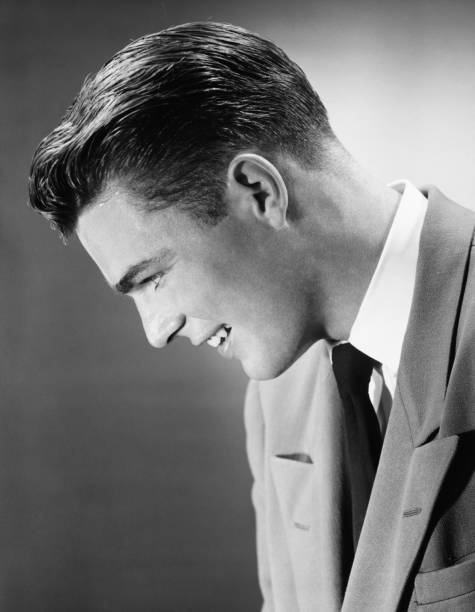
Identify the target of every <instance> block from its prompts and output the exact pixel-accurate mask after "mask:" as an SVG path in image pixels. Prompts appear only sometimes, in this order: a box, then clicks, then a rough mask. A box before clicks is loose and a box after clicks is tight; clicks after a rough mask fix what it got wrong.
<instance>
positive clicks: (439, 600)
mask: <svg viewBox="0 0 475 612" xmlns="http://www.w3.org/2000/svg"><path fill="white" fill-rule="evenodd" d="M415 591H416V601H417V605H418V610H421V612H447V611H448V610H450V612H473V610H475V558H471V559H469V560H467V561H463V562H462V563H458V564H457V565H452V566H450V567H446V568H443V569H440V570H434V571H432V572H424V573H421V574H417V576H416V580H415Z"/></svg>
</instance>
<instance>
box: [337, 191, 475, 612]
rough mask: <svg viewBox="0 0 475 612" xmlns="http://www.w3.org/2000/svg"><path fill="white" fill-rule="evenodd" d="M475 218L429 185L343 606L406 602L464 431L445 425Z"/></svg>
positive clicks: (346, 609) (379, 607)
mask: <svg viewBox="0 0 475 612" xmlns="http://www.w3.org/2000/svg"><path fill="white" fill-rule="evenodd" d="M474 218H475V217H474V215H473V213H472V212H471V211H468V210H466V209H463V208H461V207H459V206H457V205H456V204H453V203H452V202H450V201H448V200H446V199H445V197H444V196H443V195H442V194H440V192H438V191H437V190H434V189H432V190H431V191H430V192H429V207H428V210H427V215H426V219H425V223H424V227H423V231H422V235H421V244H420V251H419V259H418V266H417V277H416V289H415V293H414V299H413V304H412V308H411V315H410V319H409V325H408V329H407V332H406V336H405V341H404V346H403V353H402V359H401V366H400V370H399V377H398V386H397V391H396V397H395V400H394V404H393V408H392V411H391V415H390V420H389V424H388V430H387V433H386V438H385V441H384V446H383V452H382V455H381V459H380V465H379V468H378V473H377V475H376V479H375V483H374V487H373V491H372V494H371V499H370V503H369V506H368V511H367V514H366V518H365V522H364V525H363V530H362V533H361V537H360V540H359V544H358V549H357V552H356V556H355V560H354V563H353V567H352V571H351V574H350V579H349V582H348V587H347V591H346V594H345V599H344V603H343V607H342V612H350V611H353V610H360V609H361V610H363V609H364V610H365V611H367V612H371V611H374V612H376V611H377V612H383V611H387V612H394V610H397V609H398V606H399V605H400V602H401V599H402V598H403V596H405V595H406V590H405V589H406V586H407V584H408V579H409V576H410V575H411V571H413V570H414V566H415V562H416V560H417V558H418V554H419V552H420V550H421V547H422V544H423V542H424V536H425V534H426V533H427V528H428V523H429V518H430V516H431V512H432V509H433V506H434V503H435V500H436V498H437V496H438V493H439V491H440V489H441V487H442V485H443V481H444V477H445V475H446V473H447V470H448V468H449V466H450V463H451V460H452V458H453V456H454V454H455V450H456V448H457V442H458V437H457V436H456V435H453V436H449V437H445V438H440V436H438V432H439V427H440V423H441V419H442V413H443V407H444V400H445V394H446V388H447V381H448V379H449V376H450V373H451V368H452V361H453V351H454V344H453V343H454V337H455V331H456V327H457V320H458V313H459V308H458V304H459V302H460V300H461V296H462V294H463V288H464V282H465V274H466V267H467V262H468V258H469V253H470V248H471V243H472V237H473V231H474ZM447 433H448V432H446V435H447ZM457 433H459V432H457Z"/></svg>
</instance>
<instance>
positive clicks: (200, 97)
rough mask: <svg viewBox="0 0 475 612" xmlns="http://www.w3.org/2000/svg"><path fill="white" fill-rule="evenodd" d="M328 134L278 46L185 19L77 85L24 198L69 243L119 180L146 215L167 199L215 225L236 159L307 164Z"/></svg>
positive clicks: (316, 102)
mask: <svg viewBox="0 0 475 612" xmlns="http://www.w3.org/2000/svg"><path fill="white" fill-rule="evenodd" d="M329 137H332V131H331V128H330V125H329V123H328V117H327V113H326V109H325V107H324V106H323V104H322V102H321V101H320V98H319V97H318V95H317V93H316V92H315V91H314V90H313V89H312V87H311V85H310V84H309V82H308V80H307V78H306V77H305V75H304V73H303V71H302V70H301V69H300V68H299V67H298V66H297V65H296V64H295V63H294V62H292V61H291V60H290V59H289V58H288V57H287V56H286V55H285V53H284V52H283V51H282V50H281V49H280V48H279V47H277V46H276V45H275V44H273V43H272V42H270V41H268V40H265V39H263V38H261V37H260V36H258V35H257V34H253V33H251V32H248V31H246V30H244V29H242V28H239V27H236V26H232V25H228V24H220V23H212V22H203V23H191V24H184V25H180V26H177V27H172V28H169V29H166V30H163V31H161V32H158V33H155V34H149V35H146V36H143V37H141V38H139V39H137V40H135V41H133V42H132V43H130V44H129V45H127V46H126V47H125V48H124V49H122V50H121V51H119V52H118V53H117V54H116V55H114V56H113V57H112V59H111V60H110V61H109V62H107V63H106V64H105V65H104V66H103V67H102V68H101V69H100V70H99V71H98V72H97V73H96V74H95V75H93V76H90V77H88V78H87V79H86V81H85V82H84V84H83V86H82V88H81V90H80V92H79V94H78V96H77V98H76V99H75V100H74V102H73V104H72V105H71V106H70V108H69V109H68V110H67V112H66V114H65V116H64V118H63V119H62V121H61V123H60V125H59V126H58V127H57V128H56V129H55V130H53V131H52V132H51V133H50V134H49V135H48V136H46V137H45V138H44V139H43V140H42V142H41V143H40V145H39V146H38V148H37V150H36V152H35V155H34V157H33V161H32V166H31V174H30V203H31V205H32V207H33V208H34V209H36V210H38V211H39V212H41V213H42V214H43V215H44V216H45V217H47V218H48V219H50V221H51V222H52V223H53V225H54V226H55V227H56V228H57V229H59V231H60V232H61V234H62V235H63V236H67V235H69V234H70V233H71V232H73V231H74V229H75V227H76V224H77V220H78V216H79V214H80V212H81V210H82V209H83V208H84V207H86V206H87V205H88V204H90V203H91V202H92V201H93V200H94V198H95V197H97V196H98V195H99V194H100V193H101V191H102V190H103V189H104V188H105V187H106V186H107V184H108V183H109V181H112V180H119V181H120V183H121V184H123V185H125V186H126V188H127V189H130V190H131V191H132V192H133V193H136V194H137V195H138V196H140V199H141V201H143V202H145V203H146V208H147V209H151V210H154V209H157V208H164V207H166V206H169V205H172V204H174V205H177V206H179V207H180V208H181V209H185V210H188V211H190V212H191V213H192V214H193V215H194V216H195V217H197V218H198V219H201V220H202V221H204V222H206V223H216V222H218V221H219V220H220V219H221V218H222V217H223V216H225V215H226V205H225V202H224V191H225V183H226V170H227V167H228V164H229V162H230V161H231V159H232V158H233V156H234V155H236V154H237V153H238V152H240V151H252V152H257V153H260V154H263V155H267V156H268V157H269V158H270V159H272V158H273V156H274V157H275V156H277V155H279V154H281V153H283V154H287V155H290V156H291V157H293V158H294V159H295V160H297V161H299V162H300V163H301V164H302V165H305V166H309V165H311V164H314V163H316V161H317V160H316V159H315V156H316V153H315V152H316V151H318V145H319V144H323V142H324V141H325V139H327V138H329ZM317 155H318V153H317Z"/></svg>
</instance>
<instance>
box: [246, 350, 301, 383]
mask: <svg viewBox="0 0 475 612" xmlns="http://www.w3.org/2000/svg"><path fill="white" fill-rule="evenodd" d="M297 357H298V355H297V356H295V358H294V359H290V360H289V359H286V360H284V359H281V360H277V359H274V360H269V359H262V360H257V359H256V360H251V359H247V360H242V361H241V365H242V368H243V370H244V372H245V373H246V374H247V376H249V378H250V379H252V380H272V379H273V378H277V377H278V376H280V375H281V374H283V373H284V372H285V371H286V370H287V369H288V368H290V366H291V365H292V364H293V363H294V362H295V361H296V359H297Z"/></svg>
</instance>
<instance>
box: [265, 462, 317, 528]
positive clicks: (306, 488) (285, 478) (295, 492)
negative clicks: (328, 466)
mask: <svg viewBox="0 0 475 612" xmlns="http://www.w3.org/2000/svg"><path fill="white" fill-rule="evenodd" d="M271 471H272V476H273V479H274V484H275V487H276V490H277V498H278V500H279V505H280V510H281V513H282V516H283V517H284V519H285V522H286V523H287V526H288V527H290V526H292V528H297V529H300V530H302V531H309V530H310V527H311V522H312V520H311V519H312V493H313V488H314V487H313V484H314V474H315V470H314V465H313V463H309V462H306V461H296V460H294V459H290V458H287V457H283V456H278V455H275V456H274V457H272V459H271Z"/></svg>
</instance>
